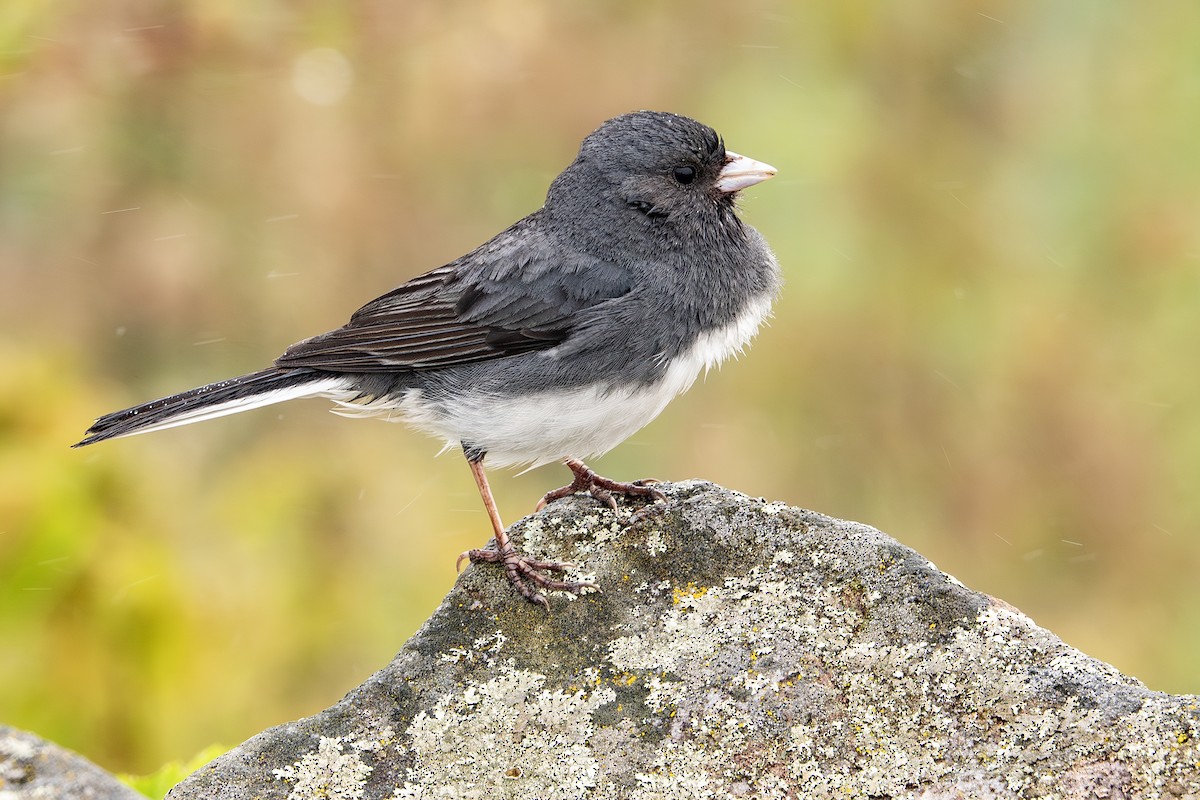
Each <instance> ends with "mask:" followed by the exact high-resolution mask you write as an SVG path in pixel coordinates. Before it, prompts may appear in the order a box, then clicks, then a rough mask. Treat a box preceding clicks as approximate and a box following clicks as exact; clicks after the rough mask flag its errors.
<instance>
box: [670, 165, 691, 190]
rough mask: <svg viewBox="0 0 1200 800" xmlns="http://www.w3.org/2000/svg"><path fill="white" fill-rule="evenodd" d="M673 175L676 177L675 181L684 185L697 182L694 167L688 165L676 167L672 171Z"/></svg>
mask: <svg viewBox="0 0 1200 800" xmlns="http://www.w3.org/2000/svg"><path fill="white" fill-rule="evenodd" d="M671 174H672V175H674V176H675V180H677V181H679V182H680V183H682V184H684V185H686V184H689V183H691V182H692V181H694V180H696V170H695V169H694V168H693V167H689V166H687V165H686V164H683V165H680V166H678V167H676V168H675V169H674V170H672V171H671Z"/></svg>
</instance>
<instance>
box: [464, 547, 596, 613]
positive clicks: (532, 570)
mask: <svg viewBox="0 0 1200 800" xmlns="http://www.w3.org/2000/svg"><path fill="white" fill-rule="evenodd" d="M466 559H470V561H471V563H472V564H479V563H489V564H497V563H499V564H503V565H504V573H505V574H506V575H508V581H509V583H511V584H512V585H513V586H515V587H516V589H517V591H518V592H520V593H521V596H522V597H524V598H525V599H526V600H528V601H529V602H531V603H536V604H538V605H539V606H541V607H542V608H544V609H546V610H547V611H549V610H550V603H549V601H548V600H546V595H545V594H544V592H546V591H551V592H555V591H562V592H570V593H571V594H579V593H580V592H581V591H583V590H584V589H596V590H597V591H599V589H600V587H599V586H597V585H596V584H594V583H589V582H587V581H560V580H557V579H555V578H550V577H547V576H546V575H545V574H543V573H545V572H566V571H567V570H569V569H573V568H574V566H575V565H574V564H570V563H567V562H566V561H543V560H541V559H537V558H533V557H532V556H527V555H525V554H524V553H521V552H519V551H518V550H517V548H515V547H513V546H512V544H510V543H508V542H505V543H504V545H503V546H500V547H484V548H481V549H478V550H468V551H467V552H465V553H463V554H462V555H460V556H459V557H458V563H457V564H456V565H455V566H456V567H459V566H462V562H463V561H464V560H466Z"/></svg>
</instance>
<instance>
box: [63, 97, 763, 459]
mask: <svg viewBox="0 0 1200 800" xmlns="http://www.w3.org/2000/svg"><path fill="white" fill-rule="evenodd" d="M726 160H727V156H726V152H725V148H724V144H723V143H722V141H721V139H720V138H719V137H718V136H717V134H716V133H715V132H714V131H713V130H712V129H711V128H709V127H708V126H705V125H702V124H700V123H698V122H695V121H694V120H691V119H688V118H686V117H681V116H676V115H673V114H664V113H658V112H637V113H633V114H626V115H624V116H621V117H618V118H616V119H614V120H610V121H609V122H607V123H605V124H604V125H603V126H601V127H600V128H599V129H598V130H597V131H596V132H595V133H593V134H591V135H590V136H588V137H587V138H586V139H585V140H584V142H583V144H582V146H581V147H580V151H579V155H578V157H577V158H576V159H575V161H574V163H572V164H571V165H570V166H569V167H568V168H567V169H566V170H564V171H563V173H562V174H560V175H559V176H558V177H557V178H556V179H555V180H554V182H553V183H552V184H551V186H550V190H549V192H548V195H547V198H546V204H545V205H544V206H543V207H542V208H541V209H538V210H537V211H535V212H533V213H532V214H530V215H529V216H527V217H525V218H524V219H522V220H520V221H519V222H517V223H516V224H514V225H513V226H512V227H510V228H508V229H507V230H505V231H503V232H502V233H500V234H499V235H497V236H496V237H495V238H493V239H491V240H490V241H488V242H486V243H484V244H483V245H481V246H480V247H478V248H476V249H475V250H473V251H471V252H470V253H468V254H467V255H465V256H463V257H462V258H459V259H457V260H456V261H454V262H452V263H450V264H447V265H445V266H443V267H440V268H438V269H435V270H433V271H431V272H428V273H426V274H424V275H421V276H419V277H416V278H413V279H412V280H411V281H409V282H407V283H405V284H403V285H402V286H400V287H398V288H396V289H394V290H393V291H391V292H388V293H387V294H385V295H383V296H382V297H379V298H377V299H375V300H373V301H371V302H370V303H368V304H366V305H365V306H363V307H362V308H361V309H359V310H358V311H357V312H355V314H354V315H353V316H352V317H351V320H350V322H349V323H348V324H347V325H346V326H344V327H342V328H338V329H337V330H334V331H331V332H329V333H325V334H321V335H319V336H315V337H313V338H311V339H307V340H305V341H302V342H299V343H298V344H295V345H293V346H292V347H290V348H288V349H287V351H286V352H285V353H284V354H283V355H282V356H280V357H279V359H277V360H276V362H275V366H274V367H273V368H270V369H267V370H263V371H261V372H257V373H253V374H251V375H247V376H243V377H241V378H234V379H232V380H228V381H222V382H220V383H216V384H210V385H209V386H204V387H200V388H198V389H193V390H190V391H188V392H184V393H182V394H179V395H175V396H172V397H167V398H163V399H160V400H155V401H153V402H150V403H146V404H144V405H141V406H138V407H135V408H131V409H126V410H124V411H119V412H116V413H114V414H109V415H107V416H104V417H101V418H100V419H98V420H97V421H96V423H95V424H94V425H93V426H92V427H91V429H89V431H88V435H87V437H86V438H85V439H84V440H83V441H82V442H80V443H79V444H80V445H86V444H92V443H94V442H98V441H102V440H104V439H110V438H113V437H117V436H125V435H128V434H132V433H138V432H140V431H142V430H145V429H158V428H161V427H165V426H167V425H168V424H169V423H171V422H172V420H175V419H178V418H179V417H180V416H181V415H187V414H194V415H196V416H197V417H198V418H207V417H206V416H205V415H204V414H202V413H201V412H202V410H203V409H204V408H215V407H217V406H220V405H222V404H227V403H231V402H237V401H239V400H241V401H245V402H244V403H243V406H244V407H245V408H252V407H255V406H257V405H260V404H259V403H255V402H251V401H250V400H251V398H255V397H259V398H269V397H271V396H272V395H274V396H278V397H279V399H290V398H291V397H294V396H304V394H305V392H304V391H303V389H304V387H306V386H307V387H312V388H313V389H314V391H313V392H311V393H312V394H319V395H326V396H331V397H333V398H334V399H337V400H338V401H340V402H345V403H356V404H357V405H358V406H359V407H360V408H362V409H363V410H366V411H383V410H386V409H388V408H391V407H392V406H394V405H396V404H398V401H399V399H400V398H402V397H403V395H404V393H405V392H407V391H411V390H416V391H417V392H419V393H420V395H421V397H422V402H423V403H424V404H425V405H426V406H427V407H428V408H427V413H429V414H434V415H436V414H437V413H439V412H438V409H441V408H443V407H448V406H452V405H453V404H455V403H456V402H458V401H459V400H460V399H461V398H462V397H464V396H467V395H475V396H480V397H483V396H486V395H494V396H499V397H514V396H520V395H523V394H529V393H540V392H546V391H553V390H571V389H578V388H580V387H583V386H597V385H598V386H600V387H602V389H608V390H612V389H616V388H620V387H639V386H641V387H644V386H650V385H653V384H654V382H655V381H658V380H661V379H662V377H663V375H664V374H665V372H666V370H667V367H668V365H669V364H670V363H671V361H672V360H673V359H675V358H678V357H679V356H680V355H681V354H683V353H685V352H686V351H687V350H688V348H689V347H692V346H693V345H694V344H695V343H696V341H697V339H698V337H700V335H701V334H702V333H704V332H706V331H713V330H718V329H721V328H722V327H724V326H728V325H730V324H733V323H734V322H735V321H736V320H737V318H738V316H739V314H742V313H744V312H745V310H746V308H747V307H748V305H749V304H750V303H752V302H754V301H756V300H760V299H762V298H767V299H768V301H769V299H770V298H771V297H773V296H774V294H775V293H776V291H777V289H778V286H779V275H778V268H777V266H776V264H775V259H774V257H773V256H772V254H771V252H770V250H769V248H768V247H767V245H766V243H765V242H764V241H763V239H762V237H761V236H760V235H759V234H758V233H757V231H755V230H754V229H753V228H751V227H749V226H747V225H745V224H744V223H742V222H741V221H740V220H739V219H738V217H737V214H736V212H735V208H734V193H723V192H718V191H716V190H715V189H714V188H713V185H714V183H715V181H716V180H717V176H718V174H719V173H720V172H721V170H722V168H723V167H724V166H725V163H726ZM680 164H686V165H690V166H692V167H693V168H694V169H695V171H696V175H695V177H694V179H693V180H692V181H691V182H690V183H689V184H686V185H685V184H681V183H680V182H679V181H678V180H676V179H674V178H673V176H672V170H673V169H674V168H675V167H676V166H678V165H680ZM739 344H740V343H739ZM701 366H703V365H701ZM600 394H604V391H603V390H602V391H601V392H600ZM482 402H486V401H482ZM232 410H242V408H241V407H238V408H234V409H232ZM188 421H190V420H188ZM645 421H646V422H648V421H649V420H648V419H647V420H645ZM418 427H428V426H422V425H420V424H418ZM440 433H442V434H443V435H445V434H447V433H449V434H452V433H453V431H444V432H440ZM447 438H453V437H451V436H447ZM478 438H484V437H478ZM534 438H536V436H534ZM470 444H472V445H473V446H475V447H477V448H480V449H482V450H484V451H486V452H494V451H497V450H498V449H499V448H497V447H496V446H495V445H493V444H492V443H490V442H488V441H472V442H470ZM530 445H531V447H530V448H527V449H537V445H536V442H530ZM554 445H555V443H549V446H550V447H551V451H547V452H545V453H543V454H541V457H539V458H537V459H534V460H535V461H537V462H545V461H550V460H554V459H559V458H564V457H567V456H570V455H573V454H572V453H566V452H556V451H553V448H554ZM594 454H595V453H594V452H593V453H586V455H594ZM574 455H585V454H574ZM492 460H493V461H494V462H499V463H504V462H505V461H508V460H509V459H506V458H504V454H503V453H501V452H496V457H494V458H493V459H492ZM522 460H523V461H528V460H529V459H522Z"/></svg>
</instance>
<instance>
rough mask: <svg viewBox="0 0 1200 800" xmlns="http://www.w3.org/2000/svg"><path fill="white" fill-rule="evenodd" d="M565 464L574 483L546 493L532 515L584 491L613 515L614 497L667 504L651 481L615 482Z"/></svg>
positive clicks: (578, 464) (575, 463) (578, 465)
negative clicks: (572, 475) (621, 496)
mask: <svg viewBox="0 0 1200 800" xmlns="http://www.w3.org/2000/svg"><path fill="white" fill-rule="evenodd" d="M565 463H566V465H567V468H568V469H570V470H571V472H572V473H573V474H574V476H575V479H574V480H572V481H571V482H570V483H569V484H567V485H566V486H563V487H560V488H558V489H554V490H553V491H549V492H546V494H545V495H543V496H542V499H541V500H539V501H538V504H537V508H535V509H534V512H535V513H536V512H538V511H541V510H542V509H543V508H545V507H546V506H547V505H549V504H550V503H553V502H554V501H555V500H559V499H561V498H563V497H567V496H569V495H573V494H577V493H579V492H585V491H586V492H587V493H588V494H590V495H591V496H592V497H594V498H596V499H597V500H599V501H600V502H601V503H604V504H605V505H607V506H608V507H609V508H611V509H612V510H613V511H616V510H617V500H616V498H615V497H614V495H616V494H623V495H625V496H626V497H648V498H650V500H651V502H655V503H665V502H666V500H667V496H666V495H665V494H663V493H662V492H660V491H659V490H658V489H655V488H654V487H653V484H655V483H658V481H657V480H655V479H654V478H642V479H640V480H636V481H614V480H612V479H611V478H605V477H602V476H600V475H597V474H596V473H595V472H593V471H592V469H591V468H590V467H588V466H587V465H586V464H584V463H583V462H582V461H576V460H574V459H568V460H567V461H566V462H565Z"/></svg>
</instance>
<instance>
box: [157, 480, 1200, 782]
mask: <svg viewBox="0 0 1200 800" xmlns="http://www.w3.org/2000/svg"><path fill="white" fill-rule="evenodd" d="M660 488H661V489H662V490H663V491H664V492H665V493H666V494H667V497H668V503H666V504H663V505H659V506H655V507H653V508H651V509H650V510H649V512H648V513H647V514H646V515H645V518H644V519H642V520H640V521H638V522H636V523H635V524H634V525H633V526H632V527H631V528H630V529H628V530H626V529H623V527H622V526H623V523H624V522H625V521H626V520H627V519H628V512H627V511H622V512H620V516H618V515H614V514H613V513H612V512H610V511H608V510H607V509H604V508H599V507H597V505H596V503H595V502H594V501H592V500H590V499H583V498H574V499H570V500H566V501H562V502H560V503H556V504H554V505H552V506H551V507H550V508H549V509H547V510H545V511H543V512H542V513H540V514H537V515H535V516H532V517H529V518H527V519H525V520H522V521H521V522H520V523H518V524H517V525H516V526H515V532H516V538H517V540H518V542H519V543H523V545H524V546H525V547H526V549H528V550H529V551H530V552H533V553H544V554H545V555H548V556H552V557H558V558H566V559H569V560H571V561H573V562H575V563H576V564H578V565H580V569H579V573H580V575H582V576H583V577H584V578H586V579H588V580H593V581H594V582H596V583H597V584H599V585H600V586H601V587H602V589H603V592H602V593H596V592H588V593H586V594H584V595H582V596H579V597H577V598H572V597H570V596H568V595H561V594H560V595H556V596H553V597H551V606H552V610H551V611H550V613H546V612H545V611H543V610H542V609H540V608H538V607H536V606H534V605H532V604H530V603H526V602H523V601H521V600H519V599H518V598H517V597H516V595H515V594H514V593H513V591H512V589H511V587H510V586H509V585H508V583H507V581H506V580H505V578H504V576H503V575H502V574H501V572H500V571H499V570H497V569H494V568H489V567H479V566H472V567H470V568H469V569H467V570H466V572H465V573H464V574H463V575H462V576H461V577H460V578H459V581H458V583H457V585H456V586H455V587H454V589H453V590H452V591H451V592H450V594H449V595H448V596H447V598H446V599H445V601H444V602H443V603H442V605H441V606H440V607H439V608H438V609H437V611H435V612H434V614H433V616H432V617H431V618H430V619H429V621H428V622H426V623H425V625H424V626H423V627H422V628H421V629H420V630H419V631H418V632H417V633H416V635H415V636H413V638H412V639H411V640H410V641H409V642H407V643H406V644H405V645H404V647H403V648H402V649H401V651H400V653H399V654H398V655H397V656H396V657H395V659H394V660H393V661H392V662H391V664H389V665H388V666H387V667H386V668H384V669H383V670H381V671H380V672H378V673H376V674H375V675H373V676H372V677H371V678H370V679H368V680H367V681H366V683H364V684H363V685H362V686H360V687H358V688H357V689H355V690H354V691H352V692H350V694H348V695H347V696H346V697H345V698H344V699H343V700H342V701H341V702H339V703H338V704H337V705H335V706H333V707H332V708H330V709H328V710H326V711H324V712H322V713H320V714H317V715H315V716H312V717H309V718H307V719H303V720H300V721H297V722H292V723H289V724H286V725H281V726H279V727H277V728H273V729H271V730H268V731H266V732H265V733H262V734H260V735H258V736H256V737H254V738H253V739H251V740H249V741H248V742H246V743H245V744H243V745H241V746H240V747H238V748H237V749H235V750H234V751H232V752H230V753H228V754H226V755H225V756H223V757H221V758H219V759H217V760H216V761H214V762H212V763H211V764H209V765H208V766H206V767H204V768H202V769H201V770H200V771H199V772H197V773H195V774H194V775H192V776H191V777H190V778H188V779H187V780H185V781H184V782H183V783H181V784H180V785H179V786H177V787H176V788H175V789H174V790H173V791H172V792H171V794H170V795H169V797H170V798H172V799H173V800H185V798H204V800H211V798H222V799H223V800H235V799H240V798H246V799H247V800H249V798H294V799H297V800H307V799H308V798H410V797H411V798H431V797H446V798H495V797H511V798H545V799H546V800H551V799H553V800H559V799H560V798H768V797H770V798H795V797H805V798H822V797H837V798H847V797H852V798H865V797H876V798H914V799H915V798H943V799H947V800H948V799H949V798H1018V797H1021V798H1028V797H1056V798H1114V800H1115V799H1117V798H1158V797H1167V798H1193V799H1195V798H1200V699H1198V698H1197V697H1195V696H1172V695H1167V694H1162V693H1159V692H1152V691H1149V690H1148V689H1146V687H1145V686H1143V685H1142V684H1141V683H1139V682H1138V681H1136V680H1134V679H1132V678H1128V677H1125V676H1123V675H1121V674H1120V673H1118V672H1117V671H1116V670H1115V669H1113V668H1112V667H1110V666H1108V665H1107V664H1104V663H1102V662H1100V661H1097V660H1095V659H1093V658H1089V657H1088V656H1086V655H1084V654H1082V653H1080V652H1078V651H1076V650H1073V649H1072V648H1070V647H1068V646H1067V645H1066V644H1064V643H1063V642H1062V641H1060V640H1059V639H1057V638H1056V637H1054V636H1053V635H1052V634H1050V633H1049V632H1047V631H1045V630H1043V629H1041V628H1039V627H1038V626H1037V625H1035V624H1034V623H1033V622H1032V621H1030V620H1029V618H1028V617H1026V616H1024V615H1023V614H1021V613H1020V612H1019V611H1017V610H1015V609H1013V608H1012V607H1010V606H1008V605H1006V604H1004V603H1001V602H998V601H994V600H992V599H991V598H989V597H987V596H985V595H982V594H979V593H977V592H973V591H971V590H969V589H967V588H965V587H964V586H963V585H962V584H960V583H959V582H958V581H956V580H955V579H954V578H952V577H950V576H948V575H945V574H944V573H941V572H939V571H938V570H937V568H936V567H934V566H933V565H932V564H931V563H929V561H927V560H926V559H924V558H922V557H921V556H920V555H918V554H917V553H915V552H914V551H912V550H910V549H909V548H907V547H904V546H903V545H901V544H899V543H897V542H896V541H894V540H892V539H890V538H888V537H887V536H885V535H884V534H882V533H880V532H879V531H876V530H874V529H872V528H869V527H867V526H865V525H859V524H855V523H851V522H843V521H840V520H836V519H831V518H829V517H825V516H822V515H820V514H816V513H813V512H810V511H803V510H800V509H796V508H789V507H787V506H784V505H781V504H779V503H768V502H765V501H762V500H755V499H752V498H749V497H746V496H744V495H740V494H737V493H735V492H731V491H728V490H725V489H721V488H719V487H717V486H713V485H712V484H706V483H681V484H674V485H671V484H662V485H660Z"/></svg>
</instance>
